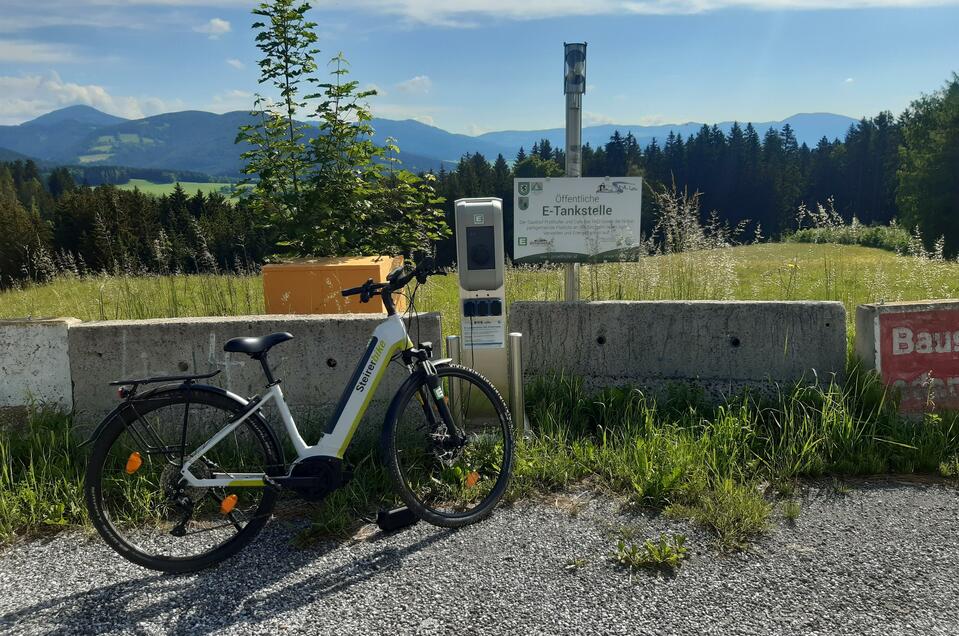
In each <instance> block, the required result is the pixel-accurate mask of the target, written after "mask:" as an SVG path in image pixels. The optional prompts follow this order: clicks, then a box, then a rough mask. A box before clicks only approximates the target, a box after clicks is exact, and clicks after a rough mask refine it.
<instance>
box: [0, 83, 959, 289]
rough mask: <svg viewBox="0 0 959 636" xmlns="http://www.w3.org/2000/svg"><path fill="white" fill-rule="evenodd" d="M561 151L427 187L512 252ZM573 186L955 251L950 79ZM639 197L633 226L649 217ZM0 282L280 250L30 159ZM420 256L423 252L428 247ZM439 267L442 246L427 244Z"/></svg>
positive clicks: (594, 154) (590, 155)
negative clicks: (518, 189)
mask: <svg viewBox="0 0 959 636" xmlns="http://www.w3.org/2000/svg"><path fill="white" fill-rule="evenodd" d="M564 160H565V157H564V155H563V150H562V149H560V148H554V147H551V145H550V143H549V141H547V140H543V141H541V142H539V143H537V144H534V146H533V147H532V148H529V149H526V148H520V149H518V152H517V154H516V156H515V157H513V158H512V160H508V159H507V158H506V157H503V156H502V155H500V156H497V157H495V158H492V157H490V158H488V157H484V156H483V155H481V154H467V155H465V156H464V157H462V158H461V159H460V161H459V163H458V165H457V166H456V167H455V168H454V169H451V170H448V171H447V170H441V171H440V172H439V173H438V174H436V175H435V180H431V181H430V182H431V183H432V184H433V187H434V188H435V190H436V194H438V195H439V196H440V197H442V199H443V200H444V201H443V203H442V206H443V208H444V210H445V211H446V217H447V222H448V223H449V224H450V225H452V208H453V202H454V201H455V200H456V199H458V198H461V197H473V196H497V197H500V198H502V199H503V202H504V211H505V214H506V223H505V227H506V233H507V236H506V242H507V249H508V251H509V250H510V249H511V246H512V235H511V233H512V206H513V178H514V177H532V176H561V175H562V174H563V165H564ZM583 167H584V176H642V177H643V178H644V180H645V183H646V186H647V187H648V188H653V189H657V188H662V187H663V186H669V185H672V184H676V185H677V186H678V187H679V188H680V189H688V191H689V192H690V193H692V192H701V193H702V196H701V199H700V200H701V203H702V212H703V214H704V216H705V215H707V214H709V213H710V212H712V211H716V212H717V214H718V217H719V219H720V220H721V221H723V222H728V223H729V224H730V226H737V225H739V224H743V227H744V228H745V231H744V233H743V236H746V237H749V240H763V239H778V238H781V237H782V236H783V235H784V234H787V233H789V232H791V231H793V230H795V229H796V211H797V209H798V208H799V206H800V205H801V204H803V203H805V204H806V205H810V206H811V205H814V204H815V203H817V202H825V201H827V200H829V199H832V200H833V202H834V206H835V209H836V210H837V211H839V212H840V213H841V214H842V215H843V217H844V218H845V219H846V220H850V219H852V218H853V217H856V218H858V219H859V221H860V222H862V223H864V224H887V223H889V222H890V221H892V220H893V219H896V220H897V221H898V222H899V223H900V224H901V225H904V226H906V227H908V228H910V229H912V228H917V229H919V230H920V231H921V234H922V236H924V237H926V238H927V239H928V240H929V241H930V242H933V241H936V240H937V239H938V238H939V237H945V246H946V253H947V255H950V256H955V255H956V253H957V251H959V178H957V175H959V76H957V75H954V76H953V77H952V78H951V80H950V81H949V82H948V83H947V84H946V85H945V86H944V87H943V88H942V89H940V90H939V91H936V92H934V93H932V94H930V95H924V96H922V97H920V98H919V99H917V100H915V101H914V102H913V103H912V104H911V105H910V107H909V108H908V109H907V110H906V111H905V112H903V113H902V114H900V115H899V116H898V117H897V116H894V115H893V114H892V113H889V112H882V113H880V114H879V115H877V116H875V117H872V118H864V119H862V120H861V121H860V122H858V123H857V124H855V125H853V126H851V127H850V129H849V131H848V132H847V134H846V136H845V138H844V139H834V140H829V139H826V138H823V139H822V140H820V142H819V143H818V144H817V145H816V146H815V147H808V146H807V145H806V144H798V143H797V141H796V137H795V135H794V134H793V131H792V130H791V129H790V128H789V126H788V125H786V126H784V127H783V128H782V129H779V130H776V129H770V130H768V131H764V132H763V133H762V134H760V132H759V131H757V130H756V129H755V128H754V127H753V126H752V125H751V124H746V125H744V126H740V125H738V124H737V125H735V126H734V127H733V128H732V130H731V131H730V132H729V133H728V134H726V133H724V132H722V131H721V130H719V129H718V128H717V127H715V126H713V127H708V126H703V127H702V128H701V129H700V130H699V131H698V132H697V134H695V135H691V136H689V137H687V138H685V139H684V138H683V137H681V136H678V135H675V134H670V135H669V136H668V137H667V138H666V139H664V140H662V141H661V142H660V141H659V140H657V141H654V142H652V143H650V144H649V145H647V146H646V147H645V148H642V147H640V144H639V143H638V142H637V141H636V139H635V138H634V137H633V136H632V135H631V134H630V133H628V132H627V133H626V134H625V135H623V134H620V133H619V132H616V133H614V134H613V135H612V136H611V137H610V139H609V141H608V142H607V143H606V144H605V145H603V146H601V147H599V146H598V147H595V148H594V147H590V146H585V147H584V157H583ZM651 199H652V197H644V208H645V209H644V211H643V218H644V227H645V228H647V230H648V228H651V227H652V226H653V222H654V220H655V216H656V210H655V209H652V206H651V205H650V204H649V201H650V200H651ZM0 227H2V228H3V229H4V231H3V233H2V234H0V286H2V287H9V286H11V285H15V284H22V283H25V282H29V281H35V282H43V281H45V280H49V279H50V278H51V277H53V276H56V275H57V273H59V272H73V273H77V274H81V275H82V274H90V273H100V272H109V273H123V272H126V273H168V272H201V271H214V270H218V271H235V270H250V269H255V268H256V267H258V266H259V265H260V264H261V263H263V262H264V260H265V259H267V258H268V257H270V256H271V255H274V254H278V253H280V254H282V246H281V245H278V244H277V239H276V237H275V236H274V235H273V230H272V228H271V227H270V226H269V225H268V224H266V223H264V222H263V220H262V219H261V218H260V217H259V215H258V214H257V213H256V212H255V211H254V206H252V205H251V204H250V203H249V202H248V201H245V200H242V199H241V200H240V201H238V202H231V201H229V200H227V199H225V198H223V197H222V196H219V195H217V194H210V195H205V194H202V193H199V192H198V193H196V194H191V193H187V192H185V191H184V190H183V189H182V188H179V187H178V188H176V190H175V191H174V192H173V193H172V194H170V195H167V196H151V195H147V194H144V193H142V192H138V191H129V192H128V191H123V190H121V189H118V188H116V187H114V186H109V185H99V186H90V185H87V184H78V183H77V182H76V180H75V179H74V176H73V174H72V173H71V172H70V170H69V169H67V168H55V169H52V170H50V171H41V170H40V168H39V167H38V166H37V165H36V164H35V163H34V162H32V161H29V160H28V161H16V162H8V163H0ZM429 248H430V246H424V249H429ZM435 249H436V252H437V256H438V257H439V259H440V260H441V261H442V262H444V263H451V262H452V261H453V260H454V257H455V246H454V243H453V240H452V239H449V238H447V239H444V240H441V241H440V242H439V243H438V244H437V245H436V246H435Z"/></svg>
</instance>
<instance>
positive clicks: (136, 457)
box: [127, 451, 143, 475]
mask: <svg viewBox="0 0 959 636" xmlns="http://www.w3.org/2000/svg"><path fill="white" fill-rule="evenodd" d="M142 465H143V458H142V457H140V453H138V452H137V451H133V452H132V453H130V456H129V457H127V474H128V475H132V474H133V473H135V472H137V471H138V470H140V466H142Z"/></svg>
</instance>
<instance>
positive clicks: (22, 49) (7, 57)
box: [0, 40, 83, 64]
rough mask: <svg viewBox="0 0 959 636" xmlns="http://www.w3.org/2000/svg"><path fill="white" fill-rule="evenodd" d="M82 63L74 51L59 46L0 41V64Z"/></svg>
mask: <svg viewBox="0 0 959 636" xmlns="http://www.w3.org/2000/svg"><path fill="white" fill-rule="evenodd" d="M82 61H83V60H82V59H81V58H80V57H79V56H78V55H77V54H76V53H75V52H74V51H71V50H70V49H68V48H67V47H65V46H62V45H60V44H53V43H47V42H32V41H30V40H0V62H14V63H17V64H58V63H62V62H82Z"/></svg>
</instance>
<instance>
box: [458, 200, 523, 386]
mask: <svg viewBox="0 0 959 636" xmlns="http://www.w3.org/2000/svg"><path fill="white" fill-rule="evenodd" d="M454 218H455V222H456V262H457V268H458V270H459V287H460V306H459V309H460V312H459V313H460V356H461V358H460V359H461V360H462V362H463V364H465V365H467V366H470V367H473V368H474V369H476V370H477V371H479V372H480V373H482V374H483V375H485V376H486V377H487V378H489V379H490V381H491V382H493V384H495V385H496V388H498V389H499V390H500V391H501V392H502V393H503V394H504V395H506V394H508V391H509V381H508V379H509V376H508V372H507V366H508V360H507V355H506V286H505V284H504V282H505V270H506V252H505V245H504V237H503V201H502V199H498V198H495V197H483V198H470V199H458V200H457V201H456V202H455V217H454Z"/></svg>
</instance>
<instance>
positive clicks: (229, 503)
mask: <svg viewBox="0 0 959 636" xmlns="http://www.w3.org/2000/svg"><path fill="white" fill-rule="evenodd" d="M236 499H237V498H236V495H227V496H226V497H224V498H223V501H221V502H220V514H223V515H228V514H230V513H231V512H233V509H234V508H236Z"/></svg>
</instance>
